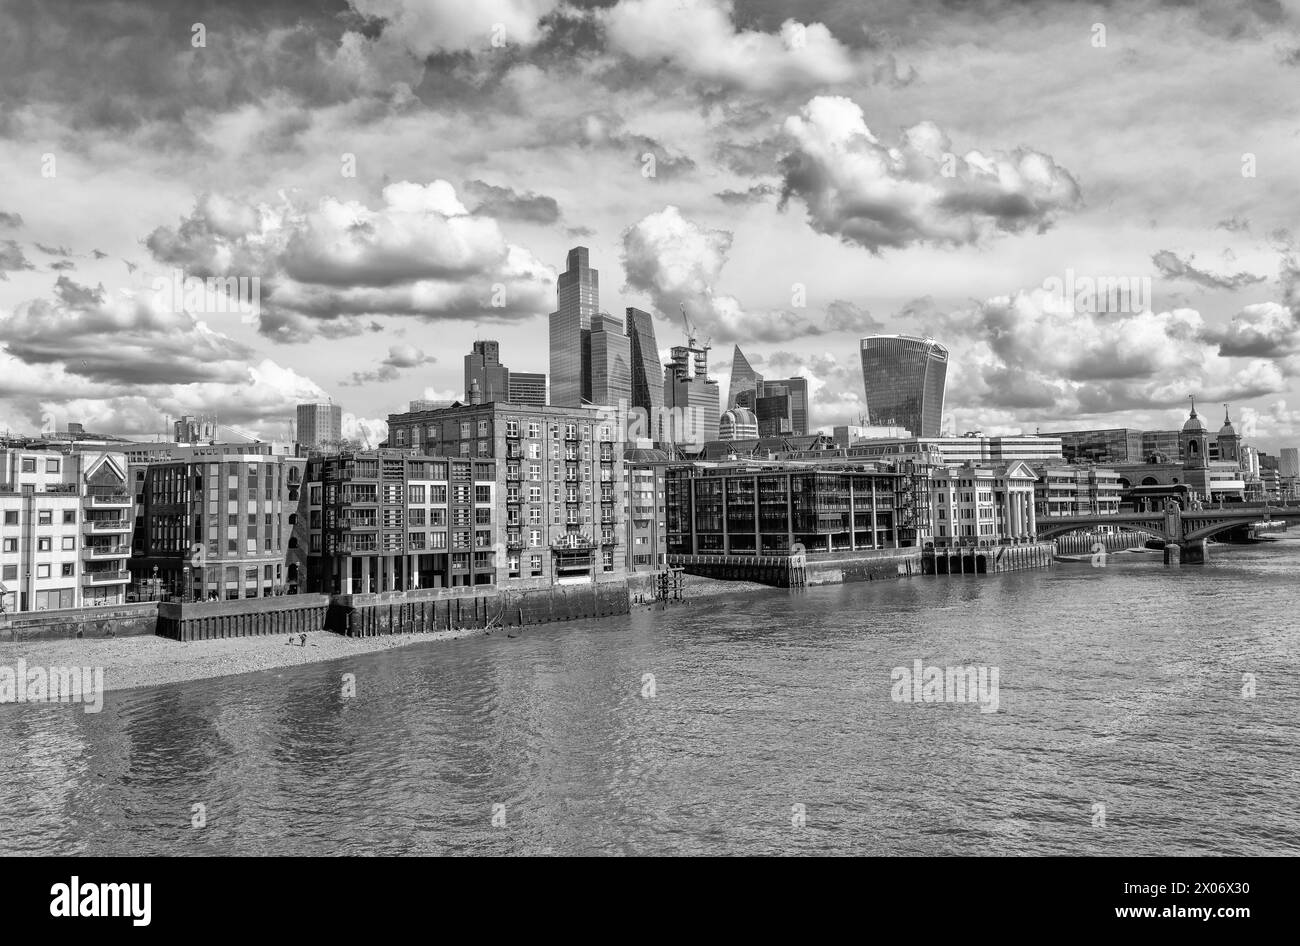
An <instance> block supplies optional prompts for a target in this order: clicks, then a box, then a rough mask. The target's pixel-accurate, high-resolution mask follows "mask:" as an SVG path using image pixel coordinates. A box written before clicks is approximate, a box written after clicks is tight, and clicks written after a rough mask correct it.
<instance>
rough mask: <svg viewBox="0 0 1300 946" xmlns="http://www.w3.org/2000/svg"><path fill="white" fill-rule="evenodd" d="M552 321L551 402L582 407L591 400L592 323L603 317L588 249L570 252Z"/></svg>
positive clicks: (597, 280) (558, 285) (559, 282)
mask: <svg viewBox="0 0 1300 946" xmlns="http://www.w3.org/2000/svg"><path fill="white" fill-rule="evenodd" d="M555 294H556V308H555V311H554V312H552V313H551V318H550V344H551V372H550V374H551V401H550V403H551V404H552V405H554V406H556V407H581V406H582V405H584V404H590V403H592V400H591V322H592V319H594V318H595V317H596V316H598V315H599V314H600V273H599V272H598V271H597V270H594V269H592V268H591V265H590V258H589V251H588V249H587V248H586V247H585V246H575V247H574V248H573V249H571V250H569V256H568V261H567V268H566V269H565V271H564V272H562V273H560V276H559V279H557V280H556V285H555Z"/></svg>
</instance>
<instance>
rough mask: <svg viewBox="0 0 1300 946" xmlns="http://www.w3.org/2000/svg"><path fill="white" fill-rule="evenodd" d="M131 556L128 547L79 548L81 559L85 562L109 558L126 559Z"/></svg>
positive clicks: (129, 547) (96, 546)
mask: <svg viewBox="0 0 1300 946" xmlns="http://www.w3.org/2000/svg"><path fill="white" fill-rule="evenodd" d="M130 554H131V546H129V545H85V546H82V548H81V559H82V561H85V562H99V561H104V560H105V559H110V558H126V557H127V556H128V555H130Z"/></svg>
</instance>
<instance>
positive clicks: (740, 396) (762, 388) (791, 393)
mask: <svg viewBox="0 0 1300 946" xmlns="http://www.w3.org/2000/svg"><path fill="white" fill-rule="evenodd" d="M727 399H728V401H731V402H733V403H732V406H733V407H743V408H746V409H747V410H751V411H753V412H754V416H755V417H757V419H758V435H759V436H760V437H802V436H804V435H805V434H807V433H808V381H807V379H806V378H783V379H781V380H779V381H765V380H763V379H762V378H761V377H760V378H758V379H757V380H756V381H755V382H754V387H752V388H747V389H744V390H741V391H740V392H738V393H737V394H736V395H735V397H734V398H733V397H732V396H731V395H730V394H728V398H727Z"/></svg>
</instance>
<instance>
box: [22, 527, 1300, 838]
mask: <svg viewBox="0 0 1300 946" xmlns="http://www.w3.org/2000/svg"><path fill="white" fill-rule="evenodd" d="M1297 575H1300V540H1297V539H1283V540H1282V541H1280V542H1276V543H1271V544H1267V545H1258V546H1250V547H1225V546H1211V549H1210V561H1209V563H1208V564H1207V565H1205V566H1203V567H1195V566H1187V567H1183V568H1178V567H1174V568H1167V567H1165V566H1164V565H1163V564H1161V558H1160V556H1159V555H1158V554H1157V555H1152V556H1150V557H1145V558H1140V559H1139V557H1138V556H1129V557H1125V556H1123V555H1115V556H1111V558H1110V559H1109V560H1108V562H1107V564H1106V567H1103V568H1094V567H1090V566H1089V565H1088V564H1087V563H1082V564H1063V565H1057V566H1055V567H1053V568H1052V569H1050V570H1042V571H1032V572H1020V573H1013V574H1005V575H991V576H979V577H975V576H967V577H959V576H958V577H938V578H922V577H916V578H911V579H905V580H900V581H889V582H870V583H861V584H849V585H839V586H830V587H818V588H811V589H806V590H793V591H781V590H776V589H773V590H771V591H766V592H761V593H758V594H750V595H744V596H725V597H719V598H715V599H704V600H701V601H698V602H692V603H690V604H688V605H681V606H677V607H675V608H671V609H669V610H667V611H662V612H653V611H649V610H640V611H637V612H636V613H634V614H632V615H629V616H627V617H622V618H617V619H608V620H601V621H583V622H573V623H568V624H559V625H552V626H543V627H536V628H528V629H526V630H525V631H524V633H523V634H522V635H521V636H519V637H517V638H515V639H510V638H508V637H506V636H505V635H504V634H498V635H496V636H491V637H480V638H472V639H465V640H459V641H451V642H431V643H428V644H418V645H415V646H412V647H409V648H399V649H397V650H391V651H388V652H385V653H380V654H373V655H368V656H365V657H359V658H350V659H347V660H341V661H334V662H331V663H326V664H318V665H310V666H304V667H297V668H292V669H285V670H277V671H267V672H263V673H255V674H248V675H244V676H238V677H228V678H225V679H217V680H209V681H201V682H195V683H184V684H172V685H167V686H159V687H155V688H148V689H141V690H131V691H123V692H116V693H109V694H107V697H106V701H105V706H104V709H103V712H101V713H99V714H87V713H84V712H83V711H82V710H81V708H80V707H74V706H68V705H18V706H15V705H6V706H0V759H3V765H2V767H0V769H2V771H3V775H0V853H4V854H13V853H22V852H47V853H88V854H214V853H238V854H277V853H286V854H329V853H341V854H371V853H373V854H451V853H471V852H474V853H493V854H588V853H591V854H694V853H698V854H705V853H708V854H715V853H731V854H797V853H835V854H849V853H853V854H900V855H907V854H942V853H952V854H993V855H999V854H1103V853H1106V854H1110V853H1114V854H1206V853H1210V854H1213V853H1221V854H1266V853H1272V854H1277V853H1290V854H1295V853H1300V813H1298V812H1297V804H1298V801H1300V778H1298V775H1297V773H1298V772H1300V683H1298V681H1300V632H1298V631H1297V625H1296V619H1297V603H1298V602H1300V582H1298V580H1297ZM917 660H920V661H922V662H923V664H924V665H926V666H930V665H934V666H939V667H946V666H975V667H986V668H989V669H990V670H991V669H992V668H996V669H997V671H998V681H999V690H998V693H999V705H998V708H997V711H996V712H981V708H980V706H979V705H977V704H974V703H969V702H967V703H956V702H932V703H926V702H915V703H911V702H898V701H895V700H894V699H892V698H891V692H892V690H893V689H894V688H893V687H892V685H891V671H892V670H893V669H894V668H895V667H906V668H911V667H912V666H913V665H914V661H917ZM344 674H352V675H353V678H354V679H355V689H356V695H355V696H353V697H345V696H344V695H343V683H342V681H343V675H344ZM1246 674H1251V675H1253V681H1254V688H1255V695H1254V697H1253V698H1250V697H1246V696H1244V695H1243V688H1244V685H1245V684H1244V682H1243V681H1245V680H1246V679H1247V678H1246V677H1245V676H1244V675H1246ZM647 675H650V676H647ZM197 806H202V807H201V808H199V807H197ZM1099 806H1104V807H1099ZM200 813H201V814H202V820H203V822H204V826H203V827H194V822H195V821H196V820H198V816H199V814H200Z"/></svg>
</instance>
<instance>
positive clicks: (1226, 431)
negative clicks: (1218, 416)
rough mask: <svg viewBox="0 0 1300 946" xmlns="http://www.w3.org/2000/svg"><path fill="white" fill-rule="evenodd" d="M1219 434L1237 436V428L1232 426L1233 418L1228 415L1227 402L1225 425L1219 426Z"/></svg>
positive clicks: (1224, 415)
mask: <svg viewBox="0 0 1300 946" xmlns="http://www.w3.org/2000/svg"><path fill="white" fill-rule="evenodd" d="M1219 436H1220V437H1235V436H1237V429H1236V428H1235V427H1233V426H1232V420H1231V418H1229V417H1228V408H1227V405H1226V404H1225V405H1224V409H1223V426H1222V427H1220V428H1219Z"/></svg>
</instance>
